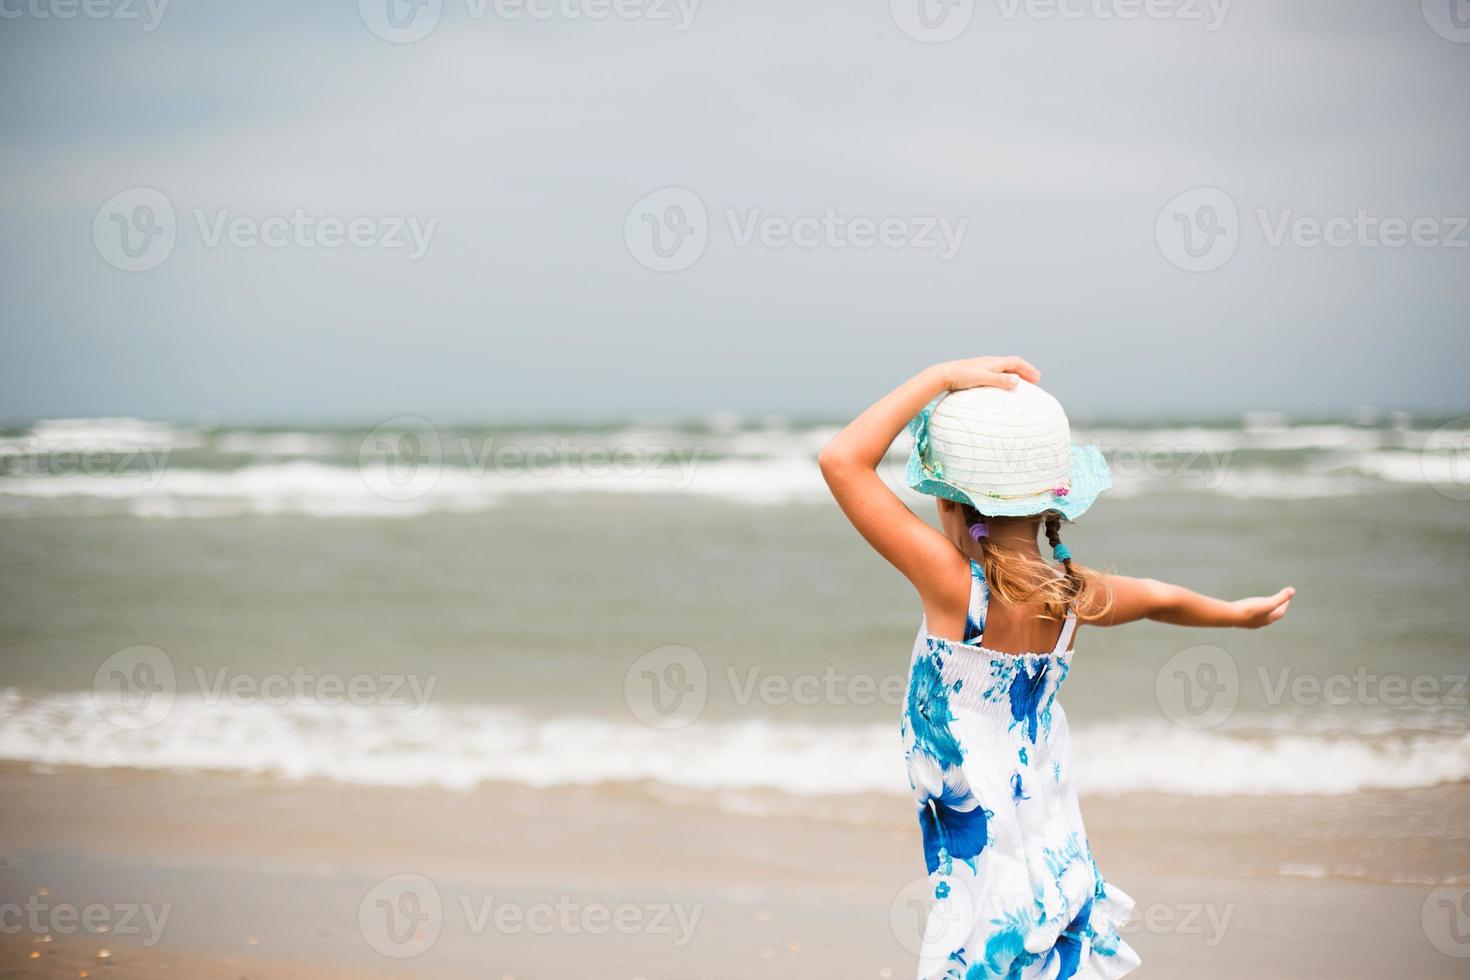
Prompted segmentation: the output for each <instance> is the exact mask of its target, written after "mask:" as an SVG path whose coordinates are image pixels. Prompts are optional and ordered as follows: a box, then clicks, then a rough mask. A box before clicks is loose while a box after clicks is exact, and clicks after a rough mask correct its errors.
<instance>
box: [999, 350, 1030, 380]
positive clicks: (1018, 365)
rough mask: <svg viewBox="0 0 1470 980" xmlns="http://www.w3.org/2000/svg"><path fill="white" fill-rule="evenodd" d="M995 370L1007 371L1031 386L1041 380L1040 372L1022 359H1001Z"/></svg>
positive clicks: (1013, 357) (1012, 357)
mask: <svg viewBox="0 0 1470 980" xmlns="http://www.w3.org/2000/svg"><path fill="white" fill-rule="evenodd" d="M995 369H996V370H997V371H1008V372H1010V373H1011V374H1019V375H1020V376H1021V377H1023V378H1025V379H1026V380H1027V381H1029V382H1031V383H1032V384H1035V383H1036V382H1038V381H1040V380H1041V372H1040V371H1038V370H1036V368H1035V367H1033V366H1032V365H1031V362H1030V361H1028V360H1025V359H1024V358H1020V357H1016V356H1014V355H1012V356H1010V357H1002V358H1001V359H1000V363H999V364H997V365H996V368H995Z"/></svg>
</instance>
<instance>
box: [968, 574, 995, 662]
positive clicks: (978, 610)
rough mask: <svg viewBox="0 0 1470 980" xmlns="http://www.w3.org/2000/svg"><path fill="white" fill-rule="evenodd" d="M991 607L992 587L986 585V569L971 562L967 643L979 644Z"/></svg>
mask: <svg viewBox="0 0 1470 980" xmlns="http://www.w3.org/2000/svg"><path fill="white" fill-rule="evenodd" d="M989 605H990V586H988V585H986V584H985V569H984V568H983V567H982V566H981V565H980V563H979V562H977V561H975V560H974V559H973V558H972V559H971V560H970V608H969V610H968V611H967V612H966V613H965V635H964V642H965V643H973V644H978V643H979V642H980V637H981V635H982V634H984V632H985V610H986V609H987V607H989Z"/></svg>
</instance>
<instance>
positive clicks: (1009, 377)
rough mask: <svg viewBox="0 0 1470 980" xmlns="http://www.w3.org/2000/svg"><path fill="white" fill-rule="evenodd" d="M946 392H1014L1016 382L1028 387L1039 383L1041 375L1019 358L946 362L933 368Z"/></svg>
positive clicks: (984, 358)
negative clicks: (992, 390) (1019, 378)
mask: <svg viewBox="0 0 1470 980" xmlns="http://www.w3.org/2000/svg"><path fill="white" fill-rule="evenodd" d="M936 369H937V370H938V371H939V376H940V378H942V379H943V382H944V388H945V390H946V391H961V390H963V389H965V388H1014V387H1015V386H1016V378H1017V377H1022V378H1025V379H1026V380H1027V381H1030V382H1031V383H1032V384H1035V383H1036V382H1038V381H1040V380H1041V372H1040V371H1038V370H1036V369H1035V368H1034V367H1032V366H1031V365H1030V363H1028V362H1027V361H1023V360H1022V359H1021V358H1019V357H971V358H966V359H965V360H962V361H946V362H945V363H943V364H939V365H936Z"/></svg>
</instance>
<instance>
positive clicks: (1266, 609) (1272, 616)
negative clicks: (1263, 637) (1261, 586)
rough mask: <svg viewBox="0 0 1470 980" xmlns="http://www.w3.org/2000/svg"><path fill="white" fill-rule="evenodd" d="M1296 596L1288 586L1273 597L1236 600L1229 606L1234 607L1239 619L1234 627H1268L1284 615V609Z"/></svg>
mask: <svg viewBox="0 0 1470 980" xmlns="http://www.w3.org/2000/svg"><path fill="white" fill-rule="evenodd" d="M1294 595H1296V589H1293V588H1291V587H1290V586H1288V587H1286V588H1284V589H1282V590H1281V591H1280V592H1278V593H1276V594H1275V595H1269V596H1259V597H1257V598H1253V599H1237V600H1236V601H1235V602H1232V603H1231V605H1232V606H1234V607H1235V612H1236V614H1237V615H1238V616H1239V617H1240V620H1239V622H1237V623H1236V624H1235V625H1236V626H1238V627H1239V628H1241V629H1247V630H1257V629H1260V628H1261V627H1262V626H1270V625H1271V624H1272V623H1274V622H1276V620H1278V619H1280V618H1281V617H1282V616H1285V615H1286V609H1287V607H1288V606H1290V605H1291V597H1292V596H1294Z"/></svg>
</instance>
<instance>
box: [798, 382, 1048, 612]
mask: <svg viewBox="0 0 1470 980" xmlns="http://www.w3.org/2000/svg"><path fill="white" fill-rule="evenodd" d="M1017 375H1019V376H1020V377H1023V378H1025V379H1026V380H1028V381H1036V380H1038V379H1039V378H1040V377H1041V375H1040V374H1039V373H1038V372H1037V370H1036V369H1035V368H1034V367H1032V366H1031V365H1030V364H1027V363H1026V362H1025V361H1023V360H1021V359H1020V358H1019V357H975V358H970V359H969V360H963V361H950V362H948V363H945V364H937V365H935V366H934V367H931V368H927V369H926V370H924V371H921V372H920V373H918V374H917V375H915V376H914V377H912V378H910V379H909V380H907V381H905V382H904V383H903V384H901V385H899V386H898V387H897V388H895V389H893V390H892V391H890V392H889V393H888V394H886V395H884V396H883V397H882V398H880V399H879V400H878V401H877V402H875V403H874V404H873V405H872V406H871V407H869V408H868V410H867V411H865V412H863V413H862V414H861V415H859V416H858V417H857V418H855V419H853V421H852V422H851V423H849V424H848V426H847V428H845V429H843V430H842V431H841V432H839V433H837V435H836V436H834V437H833V438H832V441H831V442H829V443H827V446H826V448H825V449H823V450H822V452H821V455H820V456H818V457H817V463H818V464H819V465H820V466H821V467H822V476H824V477H825V478H826V480H827V486H828V487H830V488H831V490H832V496H834V497H836V498H837V504H838V506H840V507H841V508H842V512H843V513H844V514H846V515H847V519H848V520H849V521H851V522H852V524H853V526H854V527H855V528H857V530H858V533H860V534H861V535H862V536H863V537H864V538H866V539H867V541H868V543H869V544H871V545H872V546H873V548H874V550H876V551H877V552H878V553H879V554H880V555H882V556H883V557H884V558H886V559H888V561H889V562H890V563H892V564H893V566H894V567H895V568H897V569H898V570H899V571H900V572H902V573H903V574H904V576H905V577H906V578H907V579H908V580H909V581H910V582H912V583H913V584H914V588H916V589H918V590H919V595H920V596H921V597H923V598H924V601H925V604H926V606H927V605H929V604H930V602H931V599H932V598H933V597H935V596H941V595H944V594H945V592H944V590H945V587H946V585H948V584H952V583H955V582H958V583H959V584H960V585H962V586H965V588H966V589H968V581H969V579H968V577H967V576H966V575H965V574H964V571H965V569H967V568H968V559H966V558H965V557H964V556H963V555H962V554H960V552H959V551H958V549H956V548H955V546H954V545H953V544H952V543H951V542H950V540H949V539H948V538H946V537H945V536H944V535H942V534H940V533H939V532H938V531H936V530H934V528H932V527H930V526H929V525H928V524H926V523H924V522H923V521H922V520H920V519H919V518H918V517H917V516H916V515H915V514H914V513H913V512H912V511H911V510H909V509H908V508H907V507H905V506H904V503H903V501H902V500H900V499H899V498H898V496H897V495H896V494H894V493H893V492H892V491H891V490H889V489H888V487H887V485H886V484H884V482H883V480H882V479H881V478H880V477H879V476H878V465H879V463H881V462H882V460H883V455H884V453H886V452H887V451H888V447H889V446H890V445H891V444H892V443H893V440H894V437H896V436H897V435H898V433H899V432H900V431H901V430H902V429H903V427H904V426H905V425H906V424H907V423H908V421H909V419H911V418H913V417H914V416H915V415H917V414H918V413H919V411H920V410H921V409H923V407H924V406H925V405H927V404H929V402H930V401H931V400H932V399H933V398H934V397H935V396H936V395H938V394H940V393H942V392H945V391H957V390H959V389H962V388H978V387H981V386H986V385H989V386H991V387H997V388H1010V387H1014V386H1015V384H1016V376H1017ZM961 566H963V568H960V567H961ZM957 568H960V571H958V572H957V571H956V569H957ZM967 597H968V593H966V596H964V597H962V598H961V601H962V602H963V601H966V599H967Z"/></svg>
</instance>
